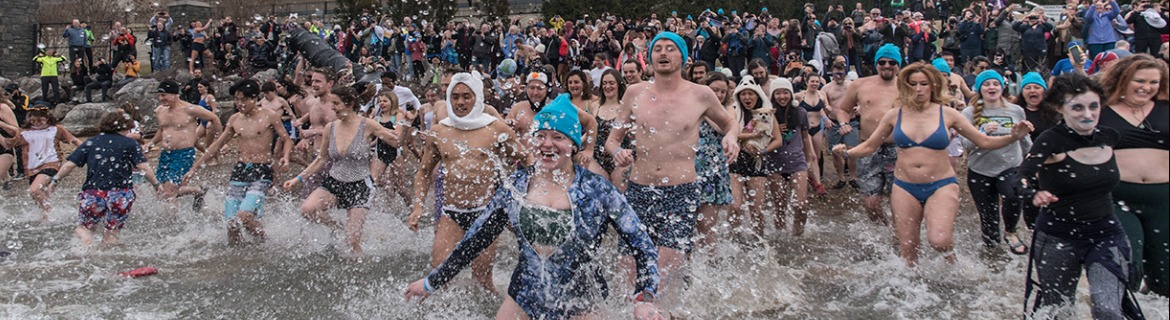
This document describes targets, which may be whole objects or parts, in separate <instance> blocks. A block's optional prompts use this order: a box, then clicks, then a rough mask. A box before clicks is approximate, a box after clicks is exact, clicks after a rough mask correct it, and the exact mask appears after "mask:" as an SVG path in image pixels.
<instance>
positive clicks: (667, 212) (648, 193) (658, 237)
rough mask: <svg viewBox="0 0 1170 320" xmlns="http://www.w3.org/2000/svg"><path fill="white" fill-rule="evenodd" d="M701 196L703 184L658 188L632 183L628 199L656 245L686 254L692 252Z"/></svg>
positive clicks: (628, 190) (627, 194)
mask: <svg viewBox="0 0 1170 320" xmlns="http://www.w3.org/2000/svg"><path fill="white" fill-rule="evenodd" d="M701 197H702V192H701V189H700V186H699V184H698V183H693V182H692V183H686V184H680V185H675V186H657V187H655V186H644V185H640V184H637V183H634V182H630V183H629V187H627V189H626V200H627V201H629V203H630V207H632V208H633V209H634V212H636V213H637V214H638V219H639V220H641V221H642V224H644V225H646V231H647V233H649V234H650V239H651V240H654V245H657V246H661V247H667V248H671V249H676V250H681V251H685V252H690V251H691V247H692V242H693V240H694V237H695V220H696V217H697V215H696V214H695V212H696V211H698V210H699V199H700V198H701Z"/></svg>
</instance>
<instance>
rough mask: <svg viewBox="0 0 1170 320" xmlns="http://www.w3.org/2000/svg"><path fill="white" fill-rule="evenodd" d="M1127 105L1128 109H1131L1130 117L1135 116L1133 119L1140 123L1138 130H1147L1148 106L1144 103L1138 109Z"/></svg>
mask: <svg viewBox="0 0 1170 320" xmlns="http://www.w3.org/2000/svg"><path fill="white" fill-rule="evenodd" d="M1125 105H1126V108H1127V109H1129V112H1130V115H1132V116H1133V119H1134V120H1136V121H1137V122H1138V125H1137V127H1138V129H1145V128H1146V121H1145V119H1146V117H1145V115H1146V104H1145V103H1142V104H1141V105H1139V106H1137V107H1133V106H1130V105H1129V104H1128V103H1125Z"/></svg>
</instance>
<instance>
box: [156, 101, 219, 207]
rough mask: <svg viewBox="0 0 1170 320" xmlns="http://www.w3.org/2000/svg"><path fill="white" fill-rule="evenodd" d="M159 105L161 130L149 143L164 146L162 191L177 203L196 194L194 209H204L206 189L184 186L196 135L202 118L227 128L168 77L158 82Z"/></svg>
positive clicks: (160, 165) (215, 128)
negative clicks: (181, 93)
mask: <svg viewBox="0 0 1170 320" xmlns="http://www.w3.org/2000/svg"><path fill="white" fill-rule="evenodd" d="M158 102H159V106H158V107H157V108H155V109H154V114H155V116H156V117H158V132H155V134H154V138H153V139H151V141H150V143H149V144H148V145H147V148H146V150H150V146H151V145H158V146H160V147H162V152H161V153H159V156H158V169H157V170H155V173H156V174H158V179H159V181H162V194H163V197H164V198H166V199H167V201H168V202H169V203H170V204H171V205H172V206H174V205H175V199H176V198H178V197H179V196H183V195H194V196H195V201H194V203H193V204H192V208H193V210H199V209H201V208H203V194H204V192H205V191H204V190H202V189H200V188H196V187H190V186H188V187H183V186H182V184H183V176H184V175H186V174H187V171H188V170H191V166H192V165H194V164H195V143H197V142H198V141H199V138H200V137H199V135H197V134H196V132H197V130H198V128H199V127H200V126H199V121H200V120H203V121H207V122H208V123H209V125H210V126H211V128H210V129H212V130H211V131H213V132H219V131H220V130H222V129H223V126H222V125H220V122H219V117H218V116H216V115H215V114H214V113H211V111H207V109H203V108H201V107H199V106H197V105H192V104H190V103H187V102H184V101H183V100H180V99H179V84H178V83H176V82H174V81H171V80H166V81H163V82H162V83H160V84H159V85H158Z"/></svg>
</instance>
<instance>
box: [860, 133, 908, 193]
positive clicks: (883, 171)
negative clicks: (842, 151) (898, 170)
mask: <svg viewBox="0 0 1170 320" xmlns="http://www.w3.org/2000/svg"><path fill="white" fill-rule="evenodd" d="M897 161H898V149H897V148H895V147H894V145H893V144H883V145H882V146H881V147H878V149H877V151H875V152H874V153H873V154H872V155H869V156H867V157H861V158H857V184H858V186H859V188H858V190H859V191H861V194H864V195H867V196H874V195H878V194H881V193H889V192H890V188H891V187H892V186H893V183H894V164H895V163H896V162H897Z"/></svg>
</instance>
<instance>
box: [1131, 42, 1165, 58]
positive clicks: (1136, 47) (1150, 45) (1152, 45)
mask: <svg viewBox="0 0 1170 320" xmlns="http://www.w3.org/2000/svg"><path fill="white" fill-rule="evenodd" d="M1161 48H1162V39H1159V38H1156V37H1155V38H1142V39H1133V53H1149V54H1152V55H1154V56H1155V57H1156V56H1158V50H1159V49H1161Z"/></svg>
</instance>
